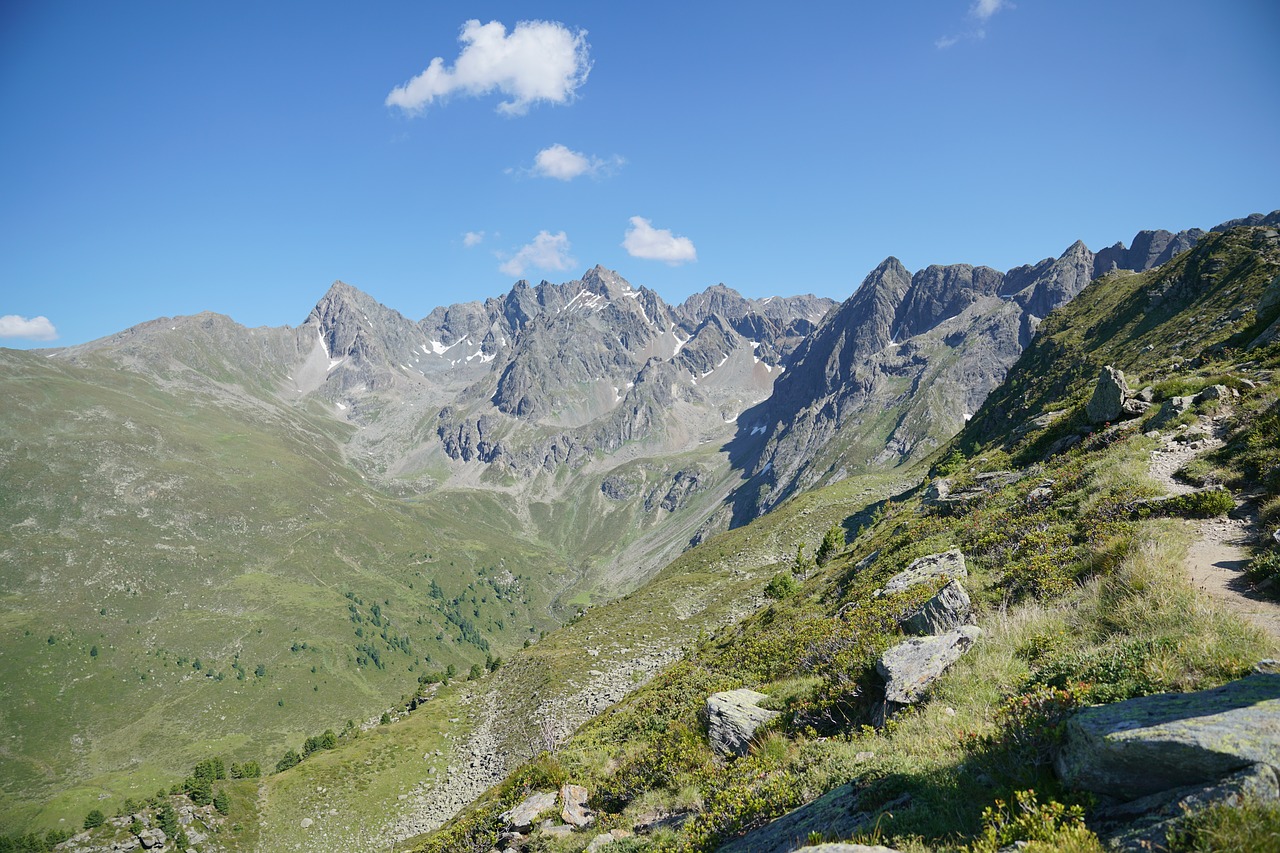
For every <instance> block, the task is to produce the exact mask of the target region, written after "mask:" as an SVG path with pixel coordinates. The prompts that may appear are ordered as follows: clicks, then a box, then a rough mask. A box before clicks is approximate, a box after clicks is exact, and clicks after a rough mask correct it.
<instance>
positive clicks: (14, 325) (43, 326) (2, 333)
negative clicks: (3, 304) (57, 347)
mask: <svg viewBox="0 0 1280 853" xmlns="http://www.w3.org/2000/svg"><path fill="white" fill-rule="evenodd" d="M0 338H25V339H27V340H29V341H54V340H57V339H58V330H57V329H55V328H54V327H53V324H52V323H50V322H49V318H48V317H43V316H42V317H32V318H31V319H29V320H28V319H27V318H26V317H19V316H18V315H17V314H6V315H4V316H3V317H0Z"/></svg>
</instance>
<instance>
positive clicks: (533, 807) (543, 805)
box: [498, 791, 556, 831]
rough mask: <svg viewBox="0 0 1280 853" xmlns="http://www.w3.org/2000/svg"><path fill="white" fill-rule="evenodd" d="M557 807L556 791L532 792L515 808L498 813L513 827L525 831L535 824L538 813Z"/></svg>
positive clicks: (501, 818) (499, 816) (500, 817)
mask: <svg viewBox="0 0 1280 853" xmlns="http://www.w3.org/2000/svg"><path fill="white" fill-rule="evenodd" d="M555 807H556V792H555V791H540V792H538V793H536V794H530V795H529V796H528V797H526V798H525V799H524V800H523V801H521V803H520V804H519V805H517V806H515V807H514V808H512V809H510V810H508V811H505V812H503V813H502V814H500V815H498V818H499V819H500V820H502V821H505V822H506V824H507V826H508V827H510V828H511V829H516V830H521V831H525V830H528V829H530V828H531V827H532V826H533V822H534V821H535V820H537V819H538V815H540V814H542V813H543V812H548V811H551V810H552V809H554V808H555Z"/></svg>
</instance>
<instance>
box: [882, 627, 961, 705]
mask: <svg viewBox="0 0 1280 853" xmlns="http://www.w3.org/2000/svg"><path fill="white" fill-rule="evenodd" d="M980 636H982V629H981V628H978V627H977V626H974V625H964V626H962V627H960V628H957V629H955V630H954V631H948V632H947V633H945V634H942V635H940V636H937V637H917V638H915V639H912V640H907V641H906V642H905V643H899V644H898V645H896V646H894V647H893V648H891V649H888V650H887V651H885V653H884V654H882V655H881V656H880V660H879V661H877V662H876V671H877V672H879V673H880V675H881V676H882V677H883V678H884V681H885V691H884V698H885V701H886V702H891V703H895V704H898V705H913V704H915V703H916V702H919V701H920V699H921V697H923V696H924V694H925V691H926V690H928V689H929V686H930V685H931V684H933V682H934V681H936V680H937V679H938V676H940V675H942V673H944V672H946V671H947V669H948V668H950V667H951V665H952V664H954V663H955V662H956V661H958V660H960V658H961V656H963V655H964V653H965V652H967V651H969V648H970V647H971V646H972V645H973V644H974V641H976V640H977V639H978V637H980Z"/></svg>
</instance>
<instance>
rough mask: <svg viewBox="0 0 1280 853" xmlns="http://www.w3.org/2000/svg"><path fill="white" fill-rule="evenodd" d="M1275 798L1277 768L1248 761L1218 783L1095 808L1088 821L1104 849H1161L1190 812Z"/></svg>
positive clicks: (1278, 789) (1278, 794) (1279, 788)
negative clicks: (1103, 844)
mask: <svg viewBox="0 0 1280 853" xmlns="http://www.w3.org/2000/svg"><path fill="white" fill-rule="evenodd" d="M1277 798H1280V780H1277V777H1276V770H1275V768H1273V767H1271V766H1269V765H1266V764H1251V765H1249V766H1248V767H1246V768H1245V769H1243V770H1237V771H1236V772H1235V773H1232V774H1230V775H1228V776H1226V777H1225V778H1223V779H1222V780H1221V781H1218V782H1211V783H1207V784H1201V785H1185V786H1183V787H1180V788H1173V789H1171V790H1168V791H1161V792H1160V793H1157V794H1151V795H1149V796H1146V797H1140V798H1138V799H1136V800H1131V801H1130V802H1127V803H1121V804H1119V805H1114V806H1108V807H1105V808H1102V809H1099V810H1098V811H1096V812H1094V813H1093V814H1092V815H1090V819H1089V824H1090V828H1091V829H1093V831H1094V832H1096V833H1097V834H1098V837H1099V838H1101V839H1102V840H1103V842H1104V843H1105V844H1106V845H1107V846H1108V849H1113V850H1125V851H1130V850H1132V851H1135V853H1137V851H1147V850H1165V849H1168V843H1169V837H1170V835H1171V834H1173V833H1175V832H1176V831H1177V829H1178V826H1179V824H1180V823H1181V822H1182V820H1183V818H1185V817H1186V815H1187V814H1188V813H1191V812H1196V811H1199V810H1200V809H1203V808H1205V807H1206V806H1210V805H1213V804H1215V803H1222V804H1225V805H1229V806H1233V807H1234V806H1239V805H1240V804H1241V802H1242V801H1244V800H1246V799H1248V800H1252V801H1254V802H1269V801H1274V800H1276V799H1277Z"/></svg>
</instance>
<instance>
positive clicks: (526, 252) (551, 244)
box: [498, 231, 577, 276]
mask: <svg viewBox="0 0 1280 853" xmlns="http://www.w3.org/2000/svg"><path fill="white" fill-rule="evenodd" d="M576 263H577V261H576V260H574V259H573V258H572V257H571V256H570V255H569V237H568V235H567V234H565V233H564V232H563V231H561V232H560V233H558V234H552V233H551V232H550V231H539V232H538V236H537V237H534V238H533V242H532V243H526V244H525V245H523V246H521V247H520V249H519V250H518V251H517V252H516V253H515V254H514V255H512V256H511V257H510V258H508V259H507V260H506V261H504V262H503V264H502V265H501V266H500V267H498V270H499V271H501V272H503V273H505V274H506V275H514V276H522V275H524V273H525V270H527V269H540V270H567V269H569V268H570V267H572V266H573V265H574V264H576Z"/></svg>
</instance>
